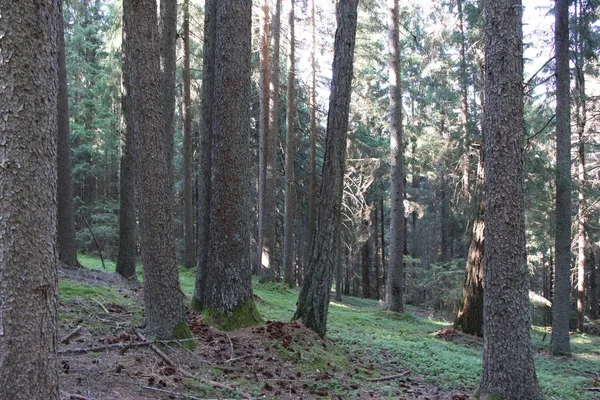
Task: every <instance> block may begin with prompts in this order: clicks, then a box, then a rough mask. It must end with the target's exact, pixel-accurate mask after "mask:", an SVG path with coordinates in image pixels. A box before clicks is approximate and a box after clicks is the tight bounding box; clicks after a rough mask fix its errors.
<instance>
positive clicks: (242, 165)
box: [203, 0, 260, 330]
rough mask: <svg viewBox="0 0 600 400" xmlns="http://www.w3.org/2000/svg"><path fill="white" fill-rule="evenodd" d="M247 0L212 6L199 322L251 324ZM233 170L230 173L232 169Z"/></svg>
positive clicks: (227, 325)
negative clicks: (206, 236)
mask: <svg viewBox="0 0 600 400" xmlns="http://www.w3.org/2000/svg"><path fill="white" fill-rule="evenodd" d="M251 22H252V1H251V0H223V1H219V2H217V3H216V27H215V37H216V39H217V40H216V42H215V50H214V51H215V53H214V54H215V64H214V66H215V70H214V71H215V75H214V97H213V100H214V108H213V141H212V143H213V145H212V147H213V148H212V196H211V200H210V206H211V208H210V248H209V249H210V250H209V265H210V268H207V270H206V282H205V287H204V290H205V293H204V299H203V300H204V312H203V318H204V319H206V320H207V321H208V322H209V323H211V324H215V325H216V326H219V327H220V328H222V329H225V330H231V329H237V328H242V327H246V326H250V325H253V324H256V323H257V322H259V321H260V316H259V314H258V311H257V309H256V306H255V305H254V301H253V300H252V266H251V257H252V256H251V255H252V254H255V253H254V252H253V251H251V249H250V216H249V214H248V209H249V206H248V204H249V202H250V193H251V187H250V182H251V179H250V150H249V137H250V131H249V130H250V78H251V64H250V60H251V41H250V39H251V36H252V35H251ZM232 167H234V168H232Z"/></svg>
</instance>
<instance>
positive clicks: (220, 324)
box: [202, 298, 263, 331]
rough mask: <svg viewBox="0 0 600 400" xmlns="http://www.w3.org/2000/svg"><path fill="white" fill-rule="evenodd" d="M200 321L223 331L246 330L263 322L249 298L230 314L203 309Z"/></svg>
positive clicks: (212, 309)
mask: <svg viewBox="0 0 600 400" xmlns="http://www.w3.org/2000/svg"><path fill="white" fill-rule="evenodd" d="M202 319H203V320H204V322H206V323H207V324H209V325H212V326H215V327H217V328H219V329H221V330H224V331H233V330H235V329H241V328H247V327H249V326H252V325H258V324H260V323H261V322H263V320H262V318H261V316H260V314H259V312H258V309H257V308H256V305H255V304H254V301H253V300H252V299H251V298H248V299H247V300H246V301H244V302H243V303H241V304H240V305H238V306H237V307H236V308H235V309H234V310H233V311H232V312H231V313H224V312H222V311H220V310H216V309H214V308H208V309H205V310H204V312H203V313H202Z"/></svg>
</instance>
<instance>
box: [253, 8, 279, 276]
mask: <svg viewBox="0 0 600 400" xmlns="http://www.w3.org/2000/svg"><path fill="white" fill-rule="evenodd" d="M262 8H263V24H262V32H261V43H260V83H259V92H258V93H259V103H260V110H259V119H258V122H259V130H258V136H259V152H258V249H257V250H258V251H257V256H258V258H257V264H256V265H257V266H258V269H259V271H257V272H259V273H260V279H261V281H262V282H268V281H274V280H275V270H274V268H273V267H274V265H273V263H272V253H273V250H274V246H273V244H274V243H273V229H274V226H273V223H274V220H273V216H274V207H275V202H274V195H275V193H274V191H273V165H272V163H273V160H272V156H273V151H271V147H272V146H271V145H272V141H271V136H272V135H273V134H276V133H275V132H273V133H272V132H270V125H271V122H272V120H271V119H270V117H271V115H270V101H271V98H270V97H271V96H270V76H269V73H270V71H269V2H268V0H265V3H264V4H263V7H262ZM274 23H275V24H278V23H279V21H275V22H274ZM277 40H278V39H277ZM277 66H278V67H279V64H277ZM277 78H279V77H277ZM274 95H276V96H277V97H279V93H276V94H275V93H274ZM277 118H278V116H277ZM268 169H269V171H267V170H268ZM267 174H269V175H270V176H269V178H270V179H269V186H267Z"/></svg>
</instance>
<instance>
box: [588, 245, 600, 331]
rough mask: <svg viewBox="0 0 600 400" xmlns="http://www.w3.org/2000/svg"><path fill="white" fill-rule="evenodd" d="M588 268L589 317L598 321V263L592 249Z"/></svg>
mask: <svg viewBox="0 0 600 400" xmlns="http://www.w3.org/2000/svg"><path fill="white" fill-rule="evenodd" d="M590 268H591V272H590V303H591V304H590V313H591V316H590V317H591V318H592V319H593V320H596V319H598V314H599V311H600V310H599V306H600V304H598V301H599V299H598V294H599V293H598V262H597V260H596V252H595V251H594V249H592V251H591V252H590Z"/></svg>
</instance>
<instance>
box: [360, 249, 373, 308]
mask: <svg viewBox="0 0 600 400" xmlns="http://www.w3.org/2000/svg"><path fill="white" fill-rule="evenodd" d="M370 250H371V239H369V240H367V241H366V242H365V243H364V244H363V246H362V249H361V253H362V255H361V261H362V263H361V266H362V269H361V272H362V280H361V284H362V297H363V299H370V298H371V279H370V271H371V253H370Z"/></svg>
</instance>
